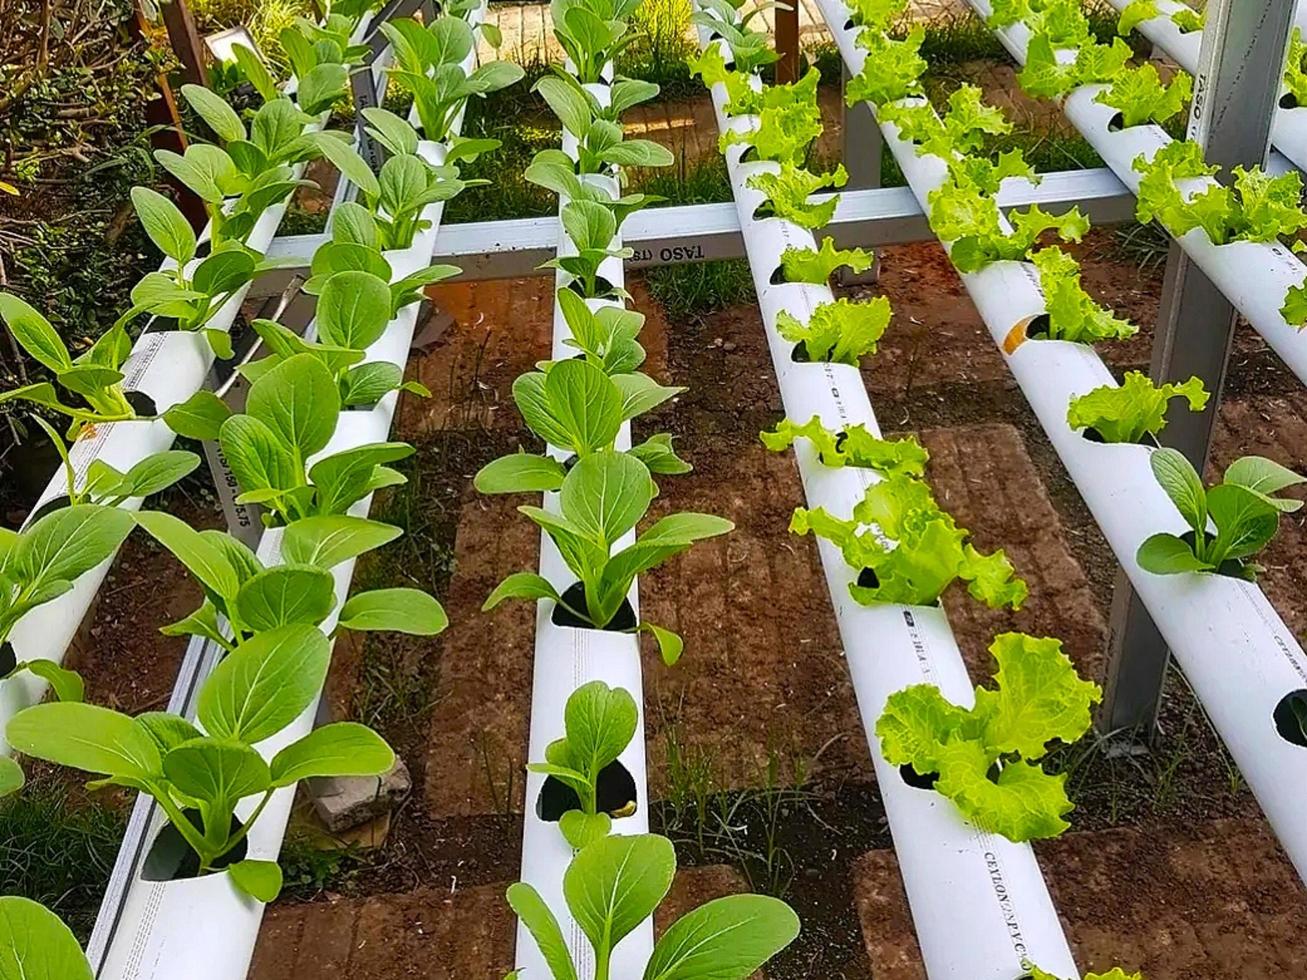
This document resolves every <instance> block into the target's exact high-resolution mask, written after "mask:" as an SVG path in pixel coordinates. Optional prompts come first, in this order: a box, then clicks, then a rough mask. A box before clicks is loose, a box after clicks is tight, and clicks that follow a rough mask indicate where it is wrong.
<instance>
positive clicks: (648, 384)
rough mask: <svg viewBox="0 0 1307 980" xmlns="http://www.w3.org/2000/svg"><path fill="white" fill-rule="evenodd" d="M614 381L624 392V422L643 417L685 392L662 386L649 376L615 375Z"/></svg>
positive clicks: (680, 389)
mask: <svg viewBox="0 0 1307 980" xmlns="http://www.w3.org/2000/svg"><path fill="white" fill-rule="evenodd" d="M612 380H613V383H614V384H615V385H617V387H618V388H619V389H621V392H622V420H623V421H625V420H627V419H633V418H635V417H636V416H637V415H643V414H644V413H645V412H648V411H651V410H652V409H654V408H657V407H658V406H659V405H661V404H662V403H663V402H665V401H667V399H669V398H673V397H675V396H676V395H679V394H680V393H681V392H683V391H685V389H684V388H673V387H665V386H663V385H660V384H659V383H658V382H657V381H655V380H654V379H653V378H651V377H649V376H648V375H647V374H638V373H632V374H615V375H613V379H612Z"/></svg>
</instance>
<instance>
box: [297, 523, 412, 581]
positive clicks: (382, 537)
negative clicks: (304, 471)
mask: <svg viewBox="0 0 1307 980" xmlns="http://www.w3.org/2000/svg"><path fill="white" fill-rule="evenodd" d="M402 533H403V532H402V531H401V530H400V529H399V528H397V527H395V526H394V525H393V524H383V523H381V522H380V521H370V520H368V519H367V518H364V517H353V516H351V515H348V514H332V515H329V516H325V517H306V518H303V519H301V520H298V521H295V522H293V523H292V524H290V525H289V526H288V527H287V528H286V533H285V535H284V536H283V537H282V541H281V557H282V558H283V559H284V560H285V561H287V562H297V563H299V564H303V565H317V566H318V567H319V568H334V567H336V566H337V565H339V564H340V563H341V562H343V561H349V560H350V559H351V558H357V557H358V556H359V555H361V554H363V553H364V552H365V551H372V550H373V549H375V548H380V547H381V546H382V545H383V544H387V543H388V542H391V541H394V540H395V539H396V538H397V537H399V536H400V535H401V534H402Z"/></svg>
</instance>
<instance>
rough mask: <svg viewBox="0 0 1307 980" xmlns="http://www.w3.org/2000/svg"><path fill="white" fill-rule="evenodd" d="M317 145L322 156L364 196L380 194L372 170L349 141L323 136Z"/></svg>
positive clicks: (379, 188)
mask: <svg viewBox="0 0 1307 980" xmlns="http://www.w3.org/2000/svg"><path fill="white" fill-rule="evenodd" d="M317 145H318V149H319V150H321V151H322V155H323V156H324V157H326V158H327V160H328V161H329V162H330V163H331V165H332V166H333V167H335V168H336V169H337V170H339V171H340V173H341V176H343V177H344V178H345V179H346V180H348V181H349V182H350V183H351V184H354V185H355V186H356V187H358V188H359V190H361V191H362V192H363V193H364V194H366V195H369V196H371V197H375V196H376V195H377V194H378V193H380V191H381V187H380V185H379V184H378V183H377V178H376V175H375V174H374V173H373V172H372V168H371V167H369V166H368V164H367V161H366V160H364V159H363V158H362V157H361V156H359V154H358V151H357V150H355V149H354V147H353V146H351V145H350V144H349V141H347V140H342V139H336V138H334V137H332V136H328V135H326V134H323V137H322V138H321V139H319V140H318V143H317Z"/></svg>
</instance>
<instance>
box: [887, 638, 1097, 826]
mask: <svg viewBox="0 0 1307 980" xmlns="http://www.w3.org/2000/svg"><path fill="white" fill-rule="evenodd" d="M989 649H990V652H991V653H992V654H993V655H994V657H995V660H996V661H997V662H998V671H997V672H996V673H995V675H994V683H995V686H994V687H992V688H989V687H979V688H977V689H976V701H975V706H974V707H973V708H971V709H969V710H968V709H964V708H960V707H958V706H957V705H954V704H951V703H949V702H948V701H946V700H945V699H944V697H943V696H942V695H941V694H940V692H939V690H938V688H936V687H934V686H933V685H929V684H917V685H913V686H912V687H908V688H905V689H903V690H901V691H897V692H895V693H894V694H892V695H890V697H889V699H888V700H887V701H886V703H885V710H884V711H883V712H882V713H881V716H880V718H879V720H878V721H877V722H876V737H877V739H878V740H879V742H880V751H881V754H882V755H883V756H884V758H885V761H887V762H889V763H890V764H891V765H898V766H901V765H911V766H912V768H913V769H915V770H916V771H917V772H919V773H922V774H927V773H938V774H939V779H938V781H937V782H936V783H935V790H936V791H937V792H938V793H940V794H941V795H943V796H946V797H948V798H949V799H951V800H952V801H953V803H954V804H955V805H956V806H957V808H958V810H959V812H960V813H961V814H962V815H963V816H964V817H965V818H966V819H968V820H969V821H971V822H972V823H973V824H975V825H976V826H977V827H980V828H982V829H984V830H988V831H992V832H994V833H998V834H1002V835H1003V836H1004V837H1007V838H1008V839H1009V840H1013V841H1026V840H1032V839H1034V838H1040V837H1056V836H1057V835H1058V834H1060V833H1062V831H1064V830H1066V829H1067V827H1068V826H1069V825H1068V824H1067V822H1066V821H1065V820H1064V819H1063V817H1064V816H1065V815H1066V814H1067V813H1069V812H1070V811H1071V809H1072V804H1071V802H1070V800H1068V799H1067V796H1066V790H1065V786H1064V784H1065V782H1066V775H1065V774H1061V775H1057V776H1051V775H1049V774H1047V773H1045V772H1044V771H1043V769H1042V768H1041V767H1040V765H1039V760H1040V759H1042V758H1043V756H1044V755H1045V753H1046V752H1047V746H1048V743H1050V742H1056V741H1062V742H1074V741H1076V740H1077V739H1079V738H1080V737H1081V736H1082V735H1083V734H1084V733H1085V732H1086V731H1088V729H1089V725H1090V722H1091V717H1090V710H1091V708H1092V706H1093V705H1094V704H1096V703H1098V701H1099V700H1100V699H1101V697H1102V691H1101V690H1100V688H1099V687H1098V685H1097V684H1093V683H1091V682H1089V681H1085V680H1082V679H1081V678H1080V677H1079V676H1078V675H1077V674H1076V671H1075V668H1074V667H1073V666H1072V664H1071V661H1070V660H1069V659H1068V658H1067V657H1066V655H1065V654H1064V653H1063V652H1062V644H1061V642H1060V641H1059V640H1055V639H1052V638H1048V637H1044V638H1039V637H1033V636H1028V635H1026V634H1024V633H1002V634H1000V635H998V636H996V637H995V638H994V642H993V643H992V644H991V645H990V648H989ZM996 764H999V765H1000V768H999V769H998V771H997V773H996V774H993V769H994V767H995V765H996Z"/></svg>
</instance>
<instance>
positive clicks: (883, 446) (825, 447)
mask: <svg viewBox="0 0 1307 980" xmlns="http://www.w3.org/2000/svg"><path fill="white" fill-rule="evenodd" d="M759 436H760V438H761V439H762V444H763V445H764V446H766V447H767V448H768V449H770V450H771V451H772V452H775V453H779V452H784V451H785V450H786V449H788V448H790V446H792V445H793V444H794V442H795V441H796V440H798V439H807V440H808V441H809V442H811V443H812V446H813V448H814V449H816V450H817V458H818V459H820V460H821V461H822V463H823V464H824V465H826V466H833V467H839V466H863V467H867V468H868V469H873V470H875V471H876V472H877V473H880V474H882V475H884V476H894V475H895V474H904V475H906V476H922V475H924V474H925V472H926V460H927V459H928V458H929V457H928V455H927V453H926V450H925V449H923V448H922V447H921V444H920V443H919V442H917V440H916V439H914V438H913V437H912V436H907V437H905V438H903V439H881V438H879V437H878V436H874V435H872V434H871V433H870V432H869V431H868V430H867V427H866V426H865V425H862V424H858V425H851V426H849V427H848V428H846V429H842V430H840V431H839V432H832V431H831V430H830V429H827V428H826V427H825V426H824V425H822V424H821V418H820V417H819V416H816V415H814V416H813V417H812V418H810V419H808V421H807V422H805V423H804V424H803V425H795V424H794V422H793V421H791V420H790V419H781V421H780V423H779V424H778V425H777V426H776V428H775V429H774V430H772V431H770V432H761V433H759Z"/></svg>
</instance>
